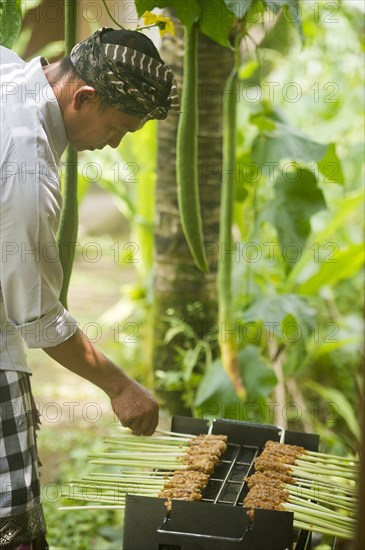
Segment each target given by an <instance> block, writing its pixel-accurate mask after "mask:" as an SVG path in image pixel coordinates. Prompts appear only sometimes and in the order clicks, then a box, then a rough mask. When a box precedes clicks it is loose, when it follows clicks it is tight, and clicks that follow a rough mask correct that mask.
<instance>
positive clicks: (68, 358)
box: [44, 329, 159, 435]
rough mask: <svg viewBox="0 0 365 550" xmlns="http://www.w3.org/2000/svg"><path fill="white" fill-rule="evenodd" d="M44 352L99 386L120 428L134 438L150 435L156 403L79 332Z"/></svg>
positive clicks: (153, 423) (78, 330)
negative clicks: (125, 428)
mask: <svg viewBox="0 0 365 550" xmlns="http://www.w3.org/2000/svg"><path fill="white" fill-rule="evenodd" d="M44 351H45V352H46V353H47V354H48V355H49V356H50V357H52V359H54V360H55V361H57V362H58V363H60V364H61V365H63V366H64V367H66V368H67V369H69V370H70V371H72V372H74V373H76V374H78V375H79V376H82V377H83V378H86V380H89V381H90V382H92V383H93V384H95V385H96V386H99V388H101V389H102V390H104V391H105V393H106V394H107V395H108V396H109V397H110V400H111V404H112V407H113V410H114V412H115V414H116V415H117V417H118V418H119V420H120V421H121V423H122V424H123V426H127V427H129V428H131V429H132V430H133V433H134V434H136V435H142V434H144V435H151V434H153V432H154V431H155V429H156V426H157V423H158V409H159V407H158V403H157V401H156V399H155V398H154V397H153V396H152V394H151V393H150V392H149V391H148V390H147V389H146V388H144V387H143V386H141V385H140V384H138V382H136V381H135V380H132V378H130V377H129V376H128V375H127V374H126V373H125V372H123V370H122V369H120V368H119V367H117V365H115V364H114V363H113V362H112V361H110V360H109V359H108V358H107V357H105V356H104V355H103V354H102V353H101V352H100V351H98V350H97V349H96V348H95V347H94V346H93V345H92V343H91V342H90V341H89V340H88V339H87V337H86V336H85V335H84V334H83V332H82V331H81V330H80V329H77V330H76V332H75V333H74V334H73V336H71V338H69V339H68V340H66V341H64V342H62V343H61V344H58V345H57V346H54V347H47V348H44Z"/></svg>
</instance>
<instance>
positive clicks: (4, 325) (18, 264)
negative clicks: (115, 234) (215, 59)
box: [0, 29, 178, 550]
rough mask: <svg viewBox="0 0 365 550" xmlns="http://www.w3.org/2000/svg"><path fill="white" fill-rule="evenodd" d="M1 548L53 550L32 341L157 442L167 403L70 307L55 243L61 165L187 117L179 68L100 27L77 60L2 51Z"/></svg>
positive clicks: (134, 37)
mask: <svg viewBox="0 0 365 550" xmlns="http://www.w3.org/2000/svg"><path fill="white" fill-rule="evenodd" d="M1 80H2V93H1V107H2V108H1V111H2V113H1V138H2V147H1V179H0V189H1V194H0V205H1V210H0V214H1V217H0V239H1V255H2V258H1V259H2V261H1V271H0V287H1V288H0V391H1V401H0V403H1V409H0V412H1V420H0V436H1V441H0V450H1V455H0V481H1V487H0V489H1V501H0V504H1V507H0V548H6V549H8V550H10V549H11V550H14V549H21V550H43V549H46V548H47V547H48V546H47V543H46V540H45V532H46V527H45V521H44V517H43V511H42V505H41V502H40V489H39V474H38V464H37V453H36V443H35V425H36V423H37V422H36V420H35V414H34V412H35V409H34V401H33V399H32V395H31V388H30V381H29V379H30V371H29V368H28V366H27V363H26V358H25V354H24V351H23V347H22V339H24V340H25V342H26V343H27V345H28V347H30V348H43V349H44V351H45V352H46V353H47V354H48V355H49V356H50V357H52V358H53V359H55V360H56V361H58V362H59V363H60V364H61V365H63V366H65V367H66V368H68V369H70V370H71V371H73V372H75V373H76V374H78V375H80V376H82V377H83V378H86V379H87V380H89V381H91V382H92V383H94V384H96V385H97V386H99V387H100V388H102V389H103V390H104V391H105V392H106V394H107V395H108V396H109V398H110V400H111V404H112V407H113V410H114V412H115V413H116V415H117V416H118V418H119V419H120V421H121V423H122V424H123V425H124V426H129V427H131V428H132V430H133V432H134V433H135V434H137V435H140V434H145V435H151V434H152V433H153V432H154V430H155V428H156V426H157V422H158V403H157V401H156V400H155V399H154V397H153V396H152V395H151V394H150V392H149V391H148V390H147V389H145V388H144V387H143V386H141V385H140V384H138V383H137V382H136V381H134V380H132V379H131V378H130V377H129V376H128V375H127V374H126V373H125V372H123V371H122V369H120V368H119V367H118V366H116V365H115V364H114V363H112V361H110V360H109V359H108V358H106V357H105V356H104V355H103V354H101V353H100V351H98V350H97V349H96V348H95V347H94V346H93V345H92V344H91V343H90V342H89V341H88V339H87V338H86V336H85V335H84V334H83V333H82V332H81V331H80V330H79V329H78V328H77V323H76V321H75V319H74V318H73V317H72V316H71V315H70V314H69V312H68V311H66V310H65V309H64V308H63V307H62V305H61V303H60V302H59V294H60V290H61V286H62V268H61V265H60V262H59V258H58V256H57V255H55V254H54V251H55V250H57V246H56V242H55V234H56V231H57V227H58V222H59V216H60V209H61V195H60V188H59V175H58V164H59V161H60V157H61V155H62V153H63V151H64V149H65V146H66V144H67V141H68V142H69V143H70V144H71V146H72V147H73V148H74V149H76V150H77V151H82V150H85V149H88V150H94V149H102V148H103V147H105V146H106V145H109V146H111V147H117V146H118V145H119V143H120V141H121V139H122V138H123V136H124V135H125V134H126V133H127V132H135V131H137V130H138V129H139V128H141V127H142V126H143V124H144V123H145V122H146V121H148V120H150V119H152V118H157V119H163V118H166V116H167V114H168V112H169V110H170V109H176V108H177V107H178V98H177V94H176V85H175V79H174V75H173V73H172V72H171V70H170V69H169V68H168V67H167V66H166V65H165V64H164V62H163V61H162V60H161V58H160V56H159V54H158V52H157V50H156V48H155V47H154V45H153V43H152V42H151V41H150V40H149V39H148V38H147V37H146V36H144V35H143V34H141V33H138V32H134V31H124V30H120V31H119V30H118V31H115V30H113V29H100V30H99V31H97V32H96V33H95V34H93V35H92V36H91V37H90V38H89V39H87V40H85V41H84V42H81V43H80V44H77V45H76V46H75V48H74V49H73V50H72V52H71V55H70V57H69V58H64V59H62V60H60V61H58V62H56V63H52V64H50V65H49V64H48V63H47V61H46V60H45V59H44V58H36V59H33V60H32V61H31V62H30V63H24V61H22V60H21V59H20V58H19V57H18V56H16V55H15V54H14V53H13V52H11V51H10V50H7V49H5V48H1Z"/></svg>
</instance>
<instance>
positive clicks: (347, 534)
mask: <svg viewBox="0 0 365 550" xmlns="http://www.w3.org/2000/svg"><path fill="white" fill-rule="evenodd" d="M288 511H292V510H290V508H288ZM294 516H295V518H296V519H297V520H300V521H304V522H306V523H308V525H310V526H311V527H310V528H309V531H317V528H318V527H323V528H325V529H328V530H330V531H331V533H332V536H338V537H340V538H346V539H349V540H351V539H352V538H353V537H354V531H352V530H350V529H345V528H340V527H338V526H337V525H335V524H333V523H331V522H328V521H325V520H323V519H319V518H317V517H313V516H311V515H309V514H307V513H302V512H296V513H295V514H294Z"/></svg>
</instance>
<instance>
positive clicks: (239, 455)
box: [202, 443, 259, 506]
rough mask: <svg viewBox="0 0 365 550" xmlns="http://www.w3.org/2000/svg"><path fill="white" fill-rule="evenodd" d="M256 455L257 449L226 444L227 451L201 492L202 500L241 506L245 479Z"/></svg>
mask: <svg viewBox="0 0 365 550" xmlns="http://www.w3.org/2000/svg"><path fill="white" fill-rule="evenodd" d="M258 453H259V448H258V447H252V446H249V445H238V444H237V443H236V444H234V443H228V448H227V451H226V452H225V453H224V455H223V456H222V458H221V461H220V464H219V465H218V466H217V468H216V469H215V471H214V473H213V475H212V476H211V478H210V479H209V481H208V484H207V486H206V488H205V489H204V491H203V499H202V500H203V501H204V502H212V503H213V504H228V505H231V506H240V505H241V506H242V501H243V499H244V494H245V488H246V482H245V477H246V476H248V475H250V473H251V470H252V468H253V461H254V460H255V458H256V457H257V455H258Z"/></svg>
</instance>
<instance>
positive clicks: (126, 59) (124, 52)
mask: <svg viewBox="0 0 365 550" xmlns="http://www.w3.org/2000/svg"><path fill="white" fill-rule="evenodd" d="M55 71H56V72H57V81H58V83H59V81H60V80H61V82H62V85H61V94H58V99H59V103H60V106H61V109H62V112H63V117H64V121H65V127H66V133H67V136H68V138H69V141H70V143H71V145H72V146H73V147H74V148H75V149H76V150H78V151H81V150H84V149H91V150H93V149H95V148H98V149H102V148H103V147H105V145H110V146H111V147H117V146H118V145H119V142H120V141H121V139H122V138H123V136H124V135H125V133H127V132H133V131H136V130H138V129H139V128H141V127H142V126H143V124H144V123H145V122H146V121H148V120H151V119H153V118H157V119H163V118H166V116H167V115H168V112H169V110H170V109H177V108H178V97H177V92H176V83H175V79H174V75H173V73H172V71H171V70H170V69H169V67H167V65H165V63H164V62H163V61H162V59H161V57H160V55H159V53H158V51H157V49H156V48H155V46H154V44H153V43H152V42H151V40H150V39H149V38H147V37H146V36H145V35H143V34H141V33H139V32H136V31H127V30H117V31H115V30H113V29H100V30H99V31H97V32H96V33H94V34H93V35H92V36H91V37H90V38H88V39H87V40H85V41H84V42H81V43H79V44H77V45H76V46H75V47H74V48H73V50H72V52H71V54H70V57H66V58H64V59H62V60H61V61H59V62H58V63H57V64H56V67H55V69H54V71H50V70H48V71H47V69H45V72H46V75H47V77H48V78H49V77H51V78H53V77H54V76H55ZM47 73H53V74H47ZM51 78H49V80H51ZM66 89H67V98H66V94H65V91H66ZM56 95H57V94H56Z"/></svg>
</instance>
